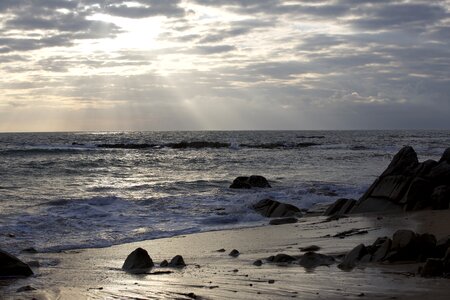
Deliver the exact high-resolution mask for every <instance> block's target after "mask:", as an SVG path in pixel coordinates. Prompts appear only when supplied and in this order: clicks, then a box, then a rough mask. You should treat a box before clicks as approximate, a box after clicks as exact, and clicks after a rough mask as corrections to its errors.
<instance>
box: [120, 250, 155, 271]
mask: <svg viewBox="0 0 450 300" xmlns="http://www.w3.org/2000/svg"><path fill="white" fill-rule="evenodd" d="M153 266H154V264H153V260H152V259H151V258H150V255H148V252H147V251H146V250H145V249H142V248H137V249H136V250H134V251H133V252H131V253H130V254H129V255H128V256H127V259H126V260H125V262H124V263H123V266H122V270H124V271H126V272H129V273H135V274H137V273H145V272H147V271H148V270H149V269H151V268H153Z"/></svg>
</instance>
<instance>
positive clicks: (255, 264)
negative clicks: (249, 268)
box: [253, 259, 263, 267]
mask: <svg viewBox="0 0 450 300" xmlns="http://www.w3.org/2000/svg"><path fill="white" fill-rule="evenodd" d="M262 264H263V263H262V260H260V259H257V260H255V261H254V262H253V265H254V266H257V267H260V266H262Z"/></svg>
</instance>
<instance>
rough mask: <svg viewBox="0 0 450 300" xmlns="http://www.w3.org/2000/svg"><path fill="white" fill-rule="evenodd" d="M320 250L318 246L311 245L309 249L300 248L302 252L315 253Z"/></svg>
mask: <svg viewBox="0 0 450 300" xmlns="http://www.w3.org/2000/svg"><path fill="white" fill-rule="evenodd" d="M319 250H320V247H319V246H316V245H311V246H308V247H303V248H300V251H301V252H315V251H319Z"/></svg>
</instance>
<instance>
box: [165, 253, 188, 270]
mask: <svg viewBox="0 0 450 300" xmlns="http://www.w3.org/2000/svg"><path fill="white" fill-rule="evenodd" d="M185 266H186V263H185V262H184V259H183V256H181V255H176V256H174V257H173V258H172V260H171V261H170V263H169V267H172V268H182V267H185Z"/></svg>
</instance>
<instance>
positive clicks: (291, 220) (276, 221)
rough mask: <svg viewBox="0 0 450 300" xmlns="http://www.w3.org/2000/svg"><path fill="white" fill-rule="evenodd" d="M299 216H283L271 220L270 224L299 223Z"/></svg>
mask: <svg viewBox="0 0 450 300" xmlns="http://www.w3.org/2000/svg"><path fill="white" fill-rule="evenodd" d="M297 222H298V220H297V218H281V219H273V220H270V222H269V224H270V225H283V224H292V223H297Z"/></svg>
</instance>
